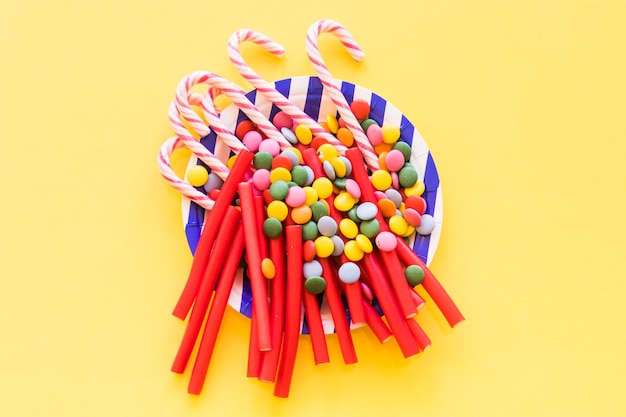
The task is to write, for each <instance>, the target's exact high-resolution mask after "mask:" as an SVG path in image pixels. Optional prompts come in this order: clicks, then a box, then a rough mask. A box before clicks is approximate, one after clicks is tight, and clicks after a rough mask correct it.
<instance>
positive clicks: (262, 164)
mask: <svg viewBox="0 0 626 417" xmlns="http://www.w3.org/2000/svg"><path fill="white" fill-rule="evenodd" d="M272 159H273V157H272V154H271V153H269V152H257V153H256V154H255V155H254V160H253V161H252V164H253V165H254V167H255V168H256V169H267V170H270V169H272Z"/></svg>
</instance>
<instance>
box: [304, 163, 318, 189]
mask: <svg viewBox="0 0 626 417" xmlns="http://www.w3.org/2000/svg"><path fill="white" fill-rule="evenodd" d="M304 169H306V184H305V185H311V184H313V181H314V180H315V174H314V173H313V170H312V169H311V167H310V166H307V165H304Z"/></svg>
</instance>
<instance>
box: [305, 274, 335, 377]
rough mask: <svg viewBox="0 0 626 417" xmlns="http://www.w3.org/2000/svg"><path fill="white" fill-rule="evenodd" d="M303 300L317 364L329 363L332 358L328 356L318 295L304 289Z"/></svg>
mask: <svg viewBox="0 0 626 417" xmlns="http://www.w3.org/2000/svg"><path fill="white" fill-rule="evenodd" d="M327 285H328V284H327ZM302 301H303V303H304V317H305V318H306V323H307V325H308V327H309V336H310V337H311V347H312V348H313V359H314V360H315V364H316V365H321V364H324V363H328V362H330V359H329V357H328V347H327V346H326V335H325V334H324V326H323V325H322V316H321V315H320V307H319V305H318V304H317V296H316V295H315V294H311V293H310V292H308V291H307V290H304V293H303V294H302Z"/></svg>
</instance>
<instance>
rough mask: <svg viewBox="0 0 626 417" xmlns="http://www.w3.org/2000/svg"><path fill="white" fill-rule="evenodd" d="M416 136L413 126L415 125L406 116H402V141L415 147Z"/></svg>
mask: <svg viewBox="0 0 626 417" xmlns="http://www.w3.org/2000/svg"><path fill="white" fill-rule="evenodd" d="M414 135H415V126H413V123H411V122H409V119H407V118H406V116H405V115H402V120H401V121H400V140H401V141H403V142H406V143H408V144H409V145H413V136H414Z"/></svg>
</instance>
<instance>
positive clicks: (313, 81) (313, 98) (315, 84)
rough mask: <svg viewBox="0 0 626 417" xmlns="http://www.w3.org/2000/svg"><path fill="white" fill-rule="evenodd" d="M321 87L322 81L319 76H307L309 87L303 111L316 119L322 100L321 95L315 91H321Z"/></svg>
mask: <svg viewBox="0 0 626 417" xmlns="http://www.w3.org/2000/svg"><path fill="white" fill-rule="evenodd" d="M322 88H323V86H322V82H321V81H320V79H319V78H317V77H311V78H309V89H308V92H307V95H306V102H305V104H304V112H305V113H306V114H308V115H309V116H310V117H311V118H313V119H315V120H317V117H318V115H319V113H320V104H321V102H322V95H321V94H319V93H317V92H319V91H322Z"/></svg>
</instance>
